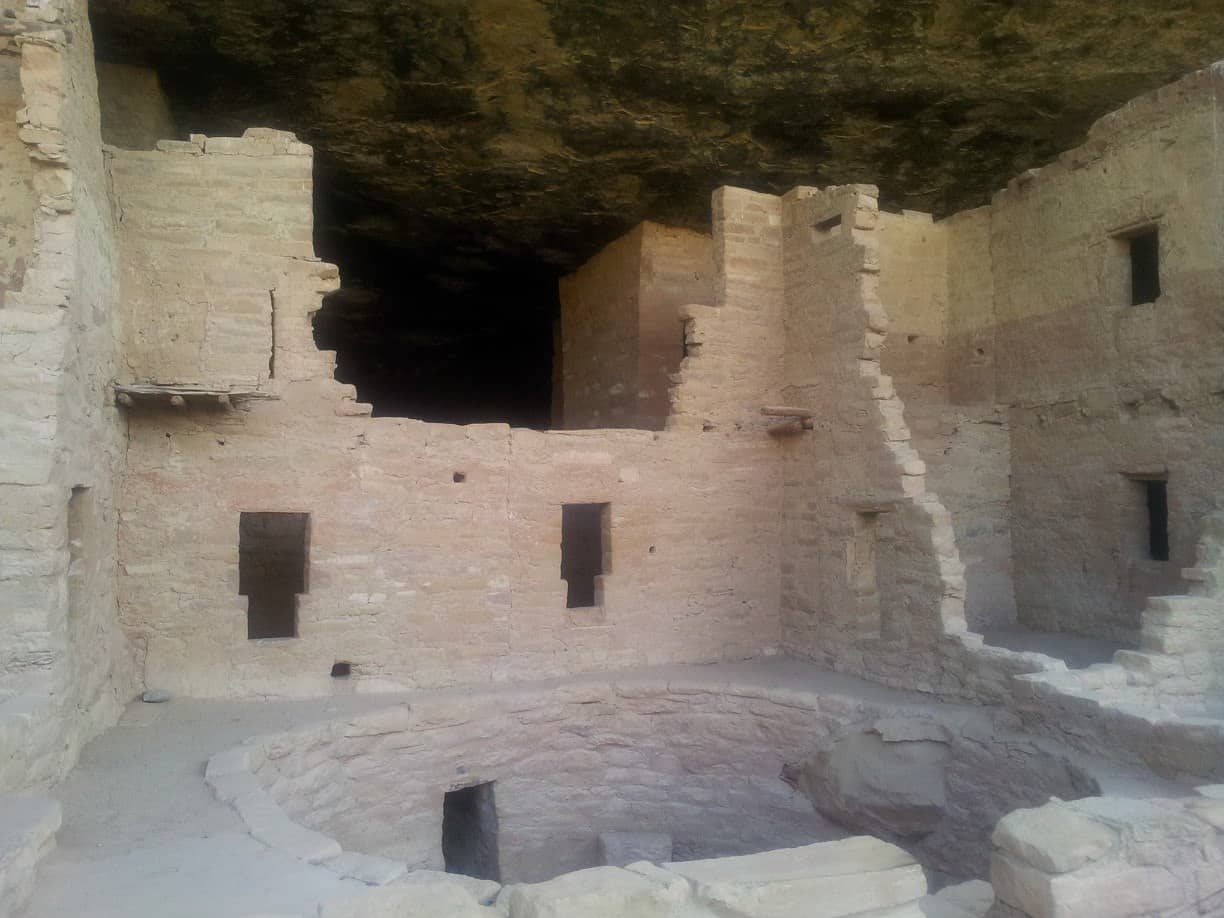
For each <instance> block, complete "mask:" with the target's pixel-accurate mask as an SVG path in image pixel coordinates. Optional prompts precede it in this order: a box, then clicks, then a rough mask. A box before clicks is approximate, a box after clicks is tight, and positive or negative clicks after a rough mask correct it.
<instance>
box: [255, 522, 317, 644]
mask: <svg viewBox="0 0 1224 918" xmlns="http://www.w3.org/2000/svg"><path fill="white" fill-rule="evenodd" d="M309 537H310V514H309V513H263V512H247V511H243V512H242V513H241V514H240V516H239V522H238V592H239V593H240V594H241V595H243V596H245V597H247V637H248V638H250V639H252V640H254V639H257V638H291V637H297V607H298V596H299V595H300V594H302V593H305V592H306V583H307V555H308V546H309V542H310V538H309Z"/></svg>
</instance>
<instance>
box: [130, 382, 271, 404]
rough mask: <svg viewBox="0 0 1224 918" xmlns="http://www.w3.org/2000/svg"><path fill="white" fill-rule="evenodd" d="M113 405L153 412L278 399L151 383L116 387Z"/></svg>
mask: <svg viewBox="0 0 1224 918" xmlns="http://www.w3.org/2000/svg"><path fill="white" fill-rule="evenodd" d="M114 390H115V404H116V405H118V406H119V407H120V408H127V409H133V408H154V407H162V406H167V405H168V406H170V407H171V408H186V407H187V406H188V405H196V406H199V407H208V408H232V407H233V406H234V405H235V404H237V403H238V402H244V401H249V400H252V399H273V398H279V396H276V395H272V394H271V393H269V392H260V391H259V390H258V389H221V388H216V389H214V388H208V387H206V386H189V385H177V386H163V385H156V384H154V383H126V384H123V385H119V384H116V385H115V386H114Z"/></svg>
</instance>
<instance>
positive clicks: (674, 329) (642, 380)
mask: <svg viewBox="0 0 1224 918" xmlns="http://www.w3.org/2000/svg"><path fill="white" fill-rule="evenodd" d="M712 302H714V244H713V241H712V240H711V239H710V237H709V236H704V235H702V234H701V233H694V232H692V231H691V230H683V229H675V228H673V227H669V226H660V225H659V224H657V223H646V224H644V225H643V227H642V262H641V293H640V295H639V300H638V306H639V308H638V382H637V400H638V416H639V418H640V423H639V425H638V426H640V427H644V428H648V429H651V430H662V429H663V428H664V427H665V426H666V423H667V416H668V414H669V413H670V411H671V387H672V385H673V378H674V376H675V374H676V373H677V372H679V370H680V362H681V361H682V360H683V359H684V355H685V345H684V340H685V331H684V322H683V320H682V319H681V318H680V309H681V307H682V306H686V305H689V304H691V303H697V304H709V303H712Z"/></svg>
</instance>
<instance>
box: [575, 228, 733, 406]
mask: <svg viewBox="0 0 1224 918" xmlns="http://www.w3.org/2000/svg"><path fill="white" fill-rule="evenodd" d="M713 284H714V265H713V251H712V243H711V240H710V238H709V237H708V236H703V235H701V234H700V233H694V232H692V231H690V230H682V229H674V228H672V227H667V226H660V225H659V224H657V223H642V224H641V225H639V226H637V227H635V228H634V229H632V230H631V231H630V232H629V233H627V234H626V235H625V236H622V237H621V238H620V239H617V240H616V241H615V242H613V243H611V244H610V245H608V246H607V247H606V248H604V249H603V250H602V251H601V252H600V253H599V254H598V255H596V256H595V257H594V258H592V259H591V260H590V261H588V262H587V263H586V264H585V265H583V266H582V267H581V268H580V269H578V270H577V271H576V272H574V273H573V274H571V275H569V276H568V277H564V278H562V279H561V282H560V298H561V346H562V350H561V357H560V361H561V391H560V392H559V393H558V394H556V395H555V396H554V398H559V399H560V400H561V404H562V424H561V425H560V426H563V427H565V428H567V429H583V428H598V427H604V428H607V427H636V428H640V429H642V430H662V429H663V428H664V426H665V424H666V421H667V416H668V412H669V411H670V407H671V406H670V401H669V396H670V390H671V386H672V376H673V374H675V373H676V372H677V370H679V368H680V361H681V359H682V358H683V357H684V326H683V324H682V320H681V318H680V307H681V306H684V305H686V304H689V303H698V304H708V303H711V302H713V292H714V291H713Z"/></svg>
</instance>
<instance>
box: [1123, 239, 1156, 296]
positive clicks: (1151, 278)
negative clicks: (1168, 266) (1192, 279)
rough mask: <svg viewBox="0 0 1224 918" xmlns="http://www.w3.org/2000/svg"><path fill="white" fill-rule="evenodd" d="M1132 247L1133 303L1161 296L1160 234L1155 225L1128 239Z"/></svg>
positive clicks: (1130, 247) (1129, 245)
mask: <svg viewBox="0 0 1224 918" xmlns="http://www.w3.org/2000/svg"><path fill="white" fill-rule="evenodd" d="M1127 244H1128V247H1129V249H1130V269H1131V305H1132V306H1138V305H1140V304H1142V303H1154V302H1156V300H1157V299H1158V298H1159V297H1160V234H1159V232H1158V231H1157V230H1156V228H1155V227H1153V228H1151V229H1148V230H1144V231H1143V232H1141V233H1137V234H1136V235H1134V236H1131V237H1130V238H1128V239H1127Z"/></svg>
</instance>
